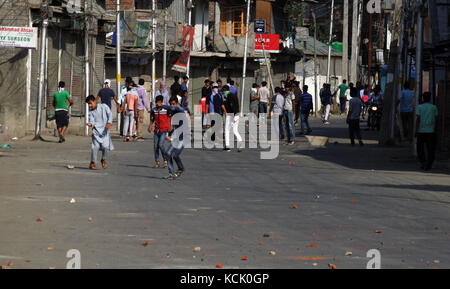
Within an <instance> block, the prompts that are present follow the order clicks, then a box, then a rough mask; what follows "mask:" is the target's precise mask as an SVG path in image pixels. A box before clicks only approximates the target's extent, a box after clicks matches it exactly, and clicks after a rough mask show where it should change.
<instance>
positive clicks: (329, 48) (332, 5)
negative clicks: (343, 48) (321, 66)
mask: <svg viewBox="0 0 450 289" xmlns="http://www.w3.org/2000/svg"><path fill="white" fill-rule="evenodd" d="M333 19H334V0H331V21H330V37H329V38H328V64H327V83H330V68H331V41H332V37H333Z"/></svg>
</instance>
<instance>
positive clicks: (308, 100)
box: [299, 85, 313, 134]
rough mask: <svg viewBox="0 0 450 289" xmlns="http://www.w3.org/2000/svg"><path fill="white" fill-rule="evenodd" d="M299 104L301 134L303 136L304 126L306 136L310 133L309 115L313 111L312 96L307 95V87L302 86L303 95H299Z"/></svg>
mask: <svg viewBox="0 0 450 289" xmlns="http://www.w3.org/2000/svg"><path fill="white" fill-rule="evenodd" d="M299 102H300V105H301V110H300V115H301V120H302V123H301V129H302V130H301V134H305V126H306V129H307V130H306V134H310V133H311V132H312V129H311V127H310V126H309V121H308V118H309V114H310V112H311V111H312V110H313V102H312V95H311V94H309V93H308V86H307V85H305V86H303V94H302V95H300V98H299Z"/></svg>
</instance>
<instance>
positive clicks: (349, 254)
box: [345, 251, 353, 256]
mask: <svg viewBox="0 0 450 289" xmlns="http://www.w3.org/2000/svg"><path fill="white" fill-rule="evenodd" d="M351 255H353V253H352V252H350V251H348V252H345V256H351Z"/></svg>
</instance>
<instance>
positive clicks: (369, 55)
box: [367, 13, 373, 88]
mask: <svg viewBox="0 0 450 289" xmlns="http://www.w3.org/2000/svg"><path fill="white" fill-rule="evenodd" d="M372 23H373V18H372V13H369V47H368V48H369V51H368V53H367V84H368V85H369V88H371V87H372V54H373V52H372Z"/></svg>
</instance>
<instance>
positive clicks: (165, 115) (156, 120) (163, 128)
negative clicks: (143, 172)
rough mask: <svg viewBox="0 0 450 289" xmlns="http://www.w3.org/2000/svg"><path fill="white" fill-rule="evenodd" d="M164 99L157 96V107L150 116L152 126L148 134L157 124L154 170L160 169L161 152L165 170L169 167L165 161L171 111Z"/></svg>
mask: <svg viewBox="0 0 450 289" xmlns="http://www.w3.org/2000/svg"><path fill="white" fill-rule="evenodd" d="M163 101H164V97H163V96H162V95H158V96H156V99H155V106H154V107H153V108H152V112H151V116H150V125H149V127H148V132H149V133H151V132H152V129H153V124H155V129H154V131H155V136H154V150H155V162H156V163H155V165H154V166H153V168H159V167H160V166H161V163H160V161H159V151H161V154H162V156H163V158H164V166H163V167H164V168H166V167H167V160H166V159H165V155H166V148H165V146H164V145H165V140H166V137H167V134H168V133H169V131H170V118H169V111H168V109H167V107H166V106H164V105H163Z"/></svg>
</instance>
